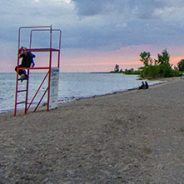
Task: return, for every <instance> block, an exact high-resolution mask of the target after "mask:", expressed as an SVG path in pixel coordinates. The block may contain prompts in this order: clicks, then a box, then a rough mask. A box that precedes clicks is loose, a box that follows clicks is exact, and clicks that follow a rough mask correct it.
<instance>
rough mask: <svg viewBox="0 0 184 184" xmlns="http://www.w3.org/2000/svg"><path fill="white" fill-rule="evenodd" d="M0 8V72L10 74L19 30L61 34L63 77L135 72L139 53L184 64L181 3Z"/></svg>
mask: <svg viewBox="0 0 184 184" xmlns="http://www.w3.org/2000/svg"><path fill="white" fill-rule="evenodd" d="M0 5H1V6H0V15H1V16H0V23H1V24H0V48H1V50H0V72H7V71H14V68H15V65H16V63H17V40H18V38H17V37H18V29H19V27H20V26H50V25H52V27H53V28H58V29H61V30H62V49H61V71H63V72H93V71H94V72H95V71H96V72H98V71H110V70H113V69H114V66H115V64H118V65H119V66H120V68H122V69H123V70H124V69H126V68H138V67H140V66H142V63H141V62H140V61H139V59H140V57H139V55H140V53H141V52H143V51H149V52H150V53H151V55H152V57H153V58H156V57H157V54H158V53H161V52H162V51H163V50H164V49H167V50H168V52H169V54H170V56H171V60H170V62H171V63H172V64H176V63H177V62H178V61H179V60H180V59H183V58H184V21H183V20H184V13H183V12H184V1H183V0H24V1H23V0H16V1H15V0H8V1H7V0H0ZM46 39H47V38H46V37H45V38H44V36H40V37H38V38H37V40H36V42H37V43H40V44H44V43H45V40H46ZM35 62H36V65H37V66H40V65H41V63H42V62H43V61H40V58H39V57H36V59H35Z"/></svg>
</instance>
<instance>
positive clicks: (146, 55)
mask: <svg viewBox="0 0 184 184" xmlns="http://www.w3.org/2000/svg"><path fill="white" fill-rule="evenodd" d="M140 57H141V59H140V61H142V62H143V64H144V66H148V65H152V58H151V54H150V52H146V51H144V52H141V53H140Z"/></svg>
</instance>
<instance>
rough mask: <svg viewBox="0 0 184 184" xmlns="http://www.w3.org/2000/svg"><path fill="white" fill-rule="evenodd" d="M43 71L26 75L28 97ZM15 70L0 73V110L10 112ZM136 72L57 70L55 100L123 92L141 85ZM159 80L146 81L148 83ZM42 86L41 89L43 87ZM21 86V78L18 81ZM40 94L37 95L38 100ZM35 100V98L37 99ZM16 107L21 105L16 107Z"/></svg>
mask: <svg viewBox="0 0 184 184" xmlns="http://www.w3.org/2000/svg"><path fill="white" fill-rule="evenodd" d="M43 77H44V74H42V73H33V74H31V76H30V86H29V98H30V99H31V98H32V96H33V95H34V94H35V91H36V90H37V88H38V86H39V85H40V83H41V81H42V79H43ZM15 79H16V75H15V73H0V112H6V111H13V109H14V101H15V85H16V81H15ZM141 82H142V81H141V80H138V76H136V75H123V74H113V73H60V80H59V99H58V100H59V102H61V103H64V102H68V101H71V100H75V99H79V98H85V97H91V96H95V95H105V94H109V93H113V92H117V91H126V90H128V89H132V88H136V87H138V86H140V85H141ZM158 82H159V81H148V84H149V85H152V84H156V83H158ZM46 85H47V84H45V85H43V87H42V88H41V91H44V90H45V89H46ZM20 86H21V87H22V88H24V87H25V81H24V82H22V83H21V84H20ZM39 98H40V97H38V99H39ZM38 99H35V100H36V101H38ZM44 101H46V99H44ZM20 108H22V107H21V106H20Z"/></svg>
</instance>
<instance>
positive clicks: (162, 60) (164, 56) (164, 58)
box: [157, 49, 170, 65]
mask: <svg viewBox="0 0 184 184" xmlns="http://www.w3.org/2000/svg"><path fill="white" fill-rule="evenodd" d="M169 60H170V55H169V53H168V51H167V49H165V50H163V51H162V53H161V54H158V60H157V63H158V64H169ZM169 65H170V64H169Z"/></svg>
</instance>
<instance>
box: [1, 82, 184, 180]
mask: <svg viewBox="0 0 184 184" xmlns="http://www.w3.org/2000/svg"><path fill="white" fill-rule="evenodd" d="M0 183H3V184H4V183H17V184H26V183H34V184H35V183H43V184H51V183H53V184H55V183H56V184H58V183H59V184H60V183H67V184H70V183H71V184H74V183H75V184H76V183H77V184H78V183H80V184H81V183H85V184H87V183H94V184H98V183H99V184H103V183H104V184H106V183H115V184H116V183H129V184H130V183H131V184H132V183H136V184H143V183H145V184H158V183H160V184H168V183H171V184H175V183H184V80H183V79H180V78H177V79H175V78H174V79H169V80H168V81H167V82H165V83H164V84H161V85H156V86H152V87H150V88H149V89H147V90H131V91H128V92H123V93H117V94H113V95H107V96H101V97H94V98H89V99H82V100H79V101H74V102H71V103H67V104H62V105H60V107H59V108H58V109H56V110H53V111H50V112H36V113H29V114H27V115H18V116H17V117H13V115H12V113H4V114H0Z"/></svg>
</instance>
